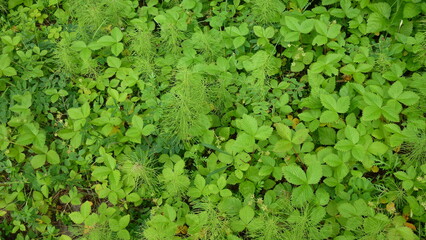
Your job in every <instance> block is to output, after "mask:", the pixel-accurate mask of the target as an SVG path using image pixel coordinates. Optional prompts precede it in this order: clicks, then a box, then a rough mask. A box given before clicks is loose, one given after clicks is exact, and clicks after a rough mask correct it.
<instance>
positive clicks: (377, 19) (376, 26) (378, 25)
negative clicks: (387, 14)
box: [367, 13, 388, 33]
mask: <svg viewBox="0 0 426 240" xmlns="http://www.w3.org/2000/svg"><path fill="white" fill-rule="evenodd" d="M387 26H388V22H387V20H386V18H384V17H382V16H380V14H378V13H372V14H370V16H369V17H368V20H367V32H369V33H377V32H381V31H384V30H385V29H386V28H387Z"/></svg>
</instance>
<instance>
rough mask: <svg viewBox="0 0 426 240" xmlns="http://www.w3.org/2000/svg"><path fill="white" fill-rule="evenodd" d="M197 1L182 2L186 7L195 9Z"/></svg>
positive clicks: (187, 0) (184, 0) (185, 0)
mask: <svg viewBox="0 0 426 240" xmlns="http://www.w3.org/2000/svg"><path fill="white" fill-rule="evenodd" d="M196 3H197V2H196V1H194V0H183V1H182V3H181V4H182V7H183V8H184V9H193V8H194V7H195V5H196Z"/></svg>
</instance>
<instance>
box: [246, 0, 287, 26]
mask: <svg viewBox="0 0 426 240" xmlns="http://www.w3.org/2000/svg"><path fill="white" fill-rule="evenodd" d="M285 7H286V6H285V4H284V3H283V2H282V1H281V0H259V1H253V7H252V9H253V17H254V21H256V22H258V23H261V24H270V23H276V22H279V20H280V15H281V13H282V12H283V11H284V10H285Z"/></svg>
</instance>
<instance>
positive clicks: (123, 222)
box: [118, 214, 130, 229]
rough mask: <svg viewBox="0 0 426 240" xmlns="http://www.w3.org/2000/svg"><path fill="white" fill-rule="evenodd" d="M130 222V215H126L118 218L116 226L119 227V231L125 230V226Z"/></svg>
mask: <svg viewBox="0 0 426 240" xmlns="http://www.w3.org/2000/svg"><path fill="white" fill-rule="evenodd" d="M129 222H130V215H129V214H127V215H126V216H123V217H121V218H120V220H119V221H118V225H119V226H120V228H121V229H123V228H126V227H127V225H129Z"/></svg>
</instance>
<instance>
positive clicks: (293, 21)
mask: <svg viewBox="0 0 426 240" xmlns="http://www.w3.org/2000/svg"><path fill="white" fill-rule="evenodd" d="M284 19H285V23H286V26H287V27H288V28H289V29H290V30H292V31H295V32H300V25H299V20H297V18H294V17H290V16H285V18H284Z"/></svg>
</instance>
